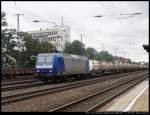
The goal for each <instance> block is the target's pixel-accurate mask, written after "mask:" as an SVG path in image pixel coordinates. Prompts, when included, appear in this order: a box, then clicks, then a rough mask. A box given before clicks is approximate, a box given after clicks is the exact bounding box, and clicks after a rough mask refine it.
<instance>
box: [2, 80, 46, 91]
mask: <svg viewBox="0 0 150 115" xmlns="http://www.w3.org/2000/svg"><path fill="white" fill-rule="evenodd" d="M42 85H45V83H43V82H41V81H32V82H30V83H23V84H17V85H16V84H15V85H8V86H2V87H1V91H10V90H17V89H24V88H29V87H35V86H42Z"/></svg>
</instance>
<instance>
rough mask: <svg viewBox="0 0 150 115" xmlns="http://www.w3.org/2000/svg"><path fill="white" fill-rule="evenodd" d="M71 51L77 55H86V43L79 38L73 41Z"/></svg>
mask: <svg viewBox="0 0 150 115" xmlns="http://www.w3.org/2000/svg"><path fill="white" fill-rule="evenodd" d="M70 53H71V54H75V55H86V50H85V48H84V44H82V43H81V42H80V41H78V40H75V41H73V42H72V44H71V45H70Z"/></svg>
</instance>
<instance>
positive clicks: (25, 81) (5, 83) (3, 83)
mask: <svg viewBox="0 0 150 115" xmlns="http://www.w3.org/2000/svg"><path fill="white" fill-rule="evenodd" d="M33 82H37V80H34V79H27V80H19V81H10V82H2V84H1V85H2V87H3V86H9V85H16V84H25V83H33Z"/></svg>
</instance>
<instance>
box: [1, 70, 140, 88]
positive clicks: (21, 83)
mask: <svg viewBox="0 0 150 115" xmlns="http://www.w3.org/2000/svg"><path fill="white" fill-rule="evenodd" d="M138 72H140V71H138ZM131 73H135V72H131ZM124 74H125V75H126V74H130V72H129V73H124ZM116 75H117V74H116ZM49 83H50V82H49ZM42 85H44V83H42V82H40V81H36V80H34V78H33V76H32V77H31V76H30V77H24V78H20V79H17V81H16V80H14V79H12V80H11V81H5V82H4V81H3V82H2V87H1V91H10V90H17V89H23V88H29V87H34V86H42Z"/></svg>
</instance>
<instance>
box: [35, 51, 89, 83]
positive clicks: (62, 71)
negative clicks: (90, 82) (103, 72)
mask: <svg viewBox="0 0 150 115" xmlns="http://www.w3.org/2000/svg"><path fill="white" fill-rule="evenodd" d="M89 72H90V71H89V60H88V58H87V57H86V56H79V55H73V54H65V53H39V54H38V56H37V61H36V73H37V76H38V77H39V78H40V79H41V80H44V81H48V80H49V79H54V80H55V81H57V80H63V79H64V78H65V77H79V76H84V75H86V76H87V75H88V74H89Z"/></svg>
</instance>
